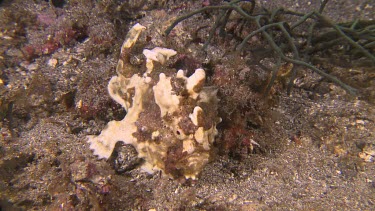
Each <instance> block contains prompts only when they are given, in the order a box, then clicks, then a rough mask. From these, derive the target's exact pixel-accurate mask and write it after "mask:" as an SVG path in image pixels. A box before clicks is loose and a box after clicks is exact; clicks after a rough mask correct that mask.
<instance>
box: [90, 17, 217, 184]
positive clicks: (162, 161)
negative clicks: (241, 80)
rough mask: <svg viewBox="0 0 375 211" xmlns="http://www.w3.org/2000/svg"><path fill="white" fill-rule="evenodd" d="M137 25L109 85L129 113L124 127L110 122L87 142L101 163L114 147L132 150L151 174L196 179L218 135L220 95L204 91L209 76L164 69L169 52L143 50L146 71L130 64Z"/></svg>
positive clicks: (138, 31) (139, 27) (139, 29)
mask: <svg viewBox="0 0 375 211" xmlns="http://www.w3.org/2000/svg"><path fill="white" fill-rule="evenodd" d="M145 29H146V28H145V27H144V26H142V25H140V24H136V25H134V26H133V27H132V28H131V30H130V31H129V33H128V36H127V38H126V40H125V42H124V44H123V45H122V48H121V55H120V59H119V62H118V65H117V73H118V76H113V77H112V79H111V80H110V82H109V84H108V91H109V94H110V96H111V97H112V98H113V99H114V100H115V101H116V102H118V103H119V104H121V105H122V106H123V107H124V108H125V110H126V111H127V115H126V116H125V118H124V119H123V120H121V121H111V122H109V123H108V125H107V127H106V128H105V129H104V130H103V131H102V132H101V134H100V135H99V136H89V137H88V142H89V143H90V149H92V150H93V151H94V154H95V155H97V156H98V157H99V158H100V159H102V158H105V159H108V158H109V157H110V155H111V153H112V151H113V149H114V147H115V144H116V142H118V141H122V142H124V143H125V144H131V145H133V146H134V147H135V149H136V150H137V152H138V157H140V158H143V159H144V160H145V163H144V164H143V166H142V168H143V169H144V170H145V171H147V172H149V173H152V172H154V171H157V170H161V171H163V172H164V173H165V174H166V175H168V176H169V177H172V178H179V177H185V178H192V179H196V177H197V175H198V174H199V173H200V172H201V170H202V169H203V167H204V166H205V165H206V164H207V162H208V161H209V158H210V154H211V153H212V151H213V146H212V144H213V142H214V138H215V135H216V134H217V130H216V124H217V123H219V122H220V121H221V119H220V118H219V117H218V116H217V103H218V99H217V97H216V93H217V90H216V89H214V88H212V87H204V86H203V85H204V82H205V79H206V74H205V71H204V70H203V69H197V70H195V73H193V74H192V75H191V76H189V77H187V76H186V75H185V71H184V70H178V71H177V72H176V70H173V69H170V68H168V67H165V66H163V64H165V62H166V61H168V59H169V58H170V57H172V56H174V55H176V54H177V52H176V51H174V50H172V49H167V48H160V47H155V48H154V49H152V50H149V49H144V50H143V55H144V56H145V58H146V60H145V61H144V62H143V63H145V64H144V66H145V67H144V66H143V67H141V68H140V67H137V66H135V65H132V64H131V62H130V56H131V55H135V54H134V53H137V52H135V51H137V48H133V46H134V44H135V43H136V42H137V40H138V38H139V37H140V35H141V33H142V31H143V30H145Z"/></svg>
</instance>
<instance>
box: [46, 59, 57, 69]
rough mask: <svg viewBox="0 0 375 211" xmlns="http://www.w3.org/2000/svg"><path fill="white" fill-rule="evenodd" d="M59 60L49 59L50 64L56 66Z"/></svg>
mask: <svg viewBox="0 0 375 211" xmlns="http://www.w3.org/2000/svg"><path fill="white" fill-rule="evenodd" d="M58 63H59V61H58V60H57V59H50V60H48V66H51V67H56V66H57V64H58Z"/></svg>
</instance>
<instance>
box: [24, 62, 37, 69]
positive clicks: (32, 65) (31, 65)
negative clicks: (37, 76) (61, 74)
mask: <svg viewBox="0 0 375 211" xmlns="http://www.w3.org/2000/svg"><path fill="white" fill-rule="evenodd" d="M38 67H39V66H38V64H35V63H33V64H30V65H28V66H27V68H26V69H27V70H29V71H33V70H37V69H38Z"/></svg>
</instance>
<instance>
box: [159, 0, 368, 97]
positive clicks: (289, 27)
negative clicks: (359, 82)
mask: <svg viewBox="0 0 375 211" xmlns="http://www.w3.org/2000/svg"><path fill="white" fill-rule="evenodd" d="M327 3H328V0H323V1H321V5H320V8H319V10H318V11H312V12H309V13H306V14H304V13H299V12H295V11H290V10H286V9H283V8H278V9H276V10H273V11H268V10H267V9H265V8H263V9H262V11H261V13H259V14H254V8H255V5H256V1H255V0H247V1H244V0H232V1H230V2H228V3H225V4H223V5H218V6H206V7H203V8H200V9H198V10H196V11H193V12H190V13H188V14H185V15H183V16H181V17H178V18H177V19H176V20H175V21H174V22H173V23H172V24H171V26H169V27H168V28H167V30H166V31H165V34H166V35H168V34H169V33H170V32H171V30H172V29H173V28H174V27H175V26H176V25H177V24H178V23H180V22H181V21H183V20H185V19H188V18H190V17H192V16H194V15H196V14H199V13H202V12H205V11H211V10H220V13H219V14H218V15H217V16H216V18H215V23H214V24H213V26H212V28H211V30H210V32H209V36H208V39H207V41H206V42H205V44H204V48H206V47H207V46H208V45H209V43H210V42H211V39H212V38H213V35H214V34H215V32H216V30H217V29H220V32H222V31H223V30H224V28H225V26H226V24H227V22H228V19H229V16H230V14H231V13H232V12H233V11H235V12H237V13H238V14H239V15H240V16H241V18H242V19H243V20H245V21H247V22H248V23H251V24H253V25H255V26H256V27H257V29H256V30H254V31H253V32H251V33H250V34H248V35H247V36H246V37H245V38H244V39H243V40H242V42H241V43H240V44H239V45H238V46H237V50H239V51H244V50H246V47H248V41H249V40H250V39H251V38H252V37H253V36H255V35H257V34H261V36H262V37H263V38H264V39H265V40H266V41H267V42H268V45H269V47H270V48H271V50H272V51H273V52H274V54H275V56H276V58H277V62H276V64H275V67H274V68H273V71H272V77H271V80H270V82H269V84H268V86H267V88H266V93H268V91H269V90H270V88H271V86H272V85H273V83H274V81H275V79H276V76H277V72H278V70H279V69H280V66H281V65H282V62H281V61H284V62H288V63H293V64H294V67H293V69H292V74H291V78H290V80H289V84H288V93H289V92H290V88H291V87H292V85H293V81H294V78H295V77H296V72H297V69H298V66H304V67H307V68H309V69H311V70H313V71H314V72H316V73H318V74H319V75H321V76H323V77H325V78H327V79H328V80H330V81H332V82H334V83H335V84H337V85H339V86H340V87H342V88H343V89H344V90H346V91H347V92H348V93H350V94H352V95H356V94H357V90H356V89H355V88H353V87H351V86H349V85H347V84H345V83H344V82H342V81H341V80H340V79H338V78H336V77H335V76H333V75H330V74H328V73H326V72H325V71H323V70H321V69H319V68H317V67H316V66H314V65H312V64H310V63H309V58H310V57H311V55H312V54H313V53H316V52H319V51H323V50H327V49H332V48H333V47H337V46H343V47H344V48H345V49H349V51H348V52H350V55H353V56H356V58H362V59H363V58H364V60H366V62H367V63H368V62H370V63H372V64H375V56H374V54H373V52H372V51H373V49H374V46H375V21H362V20H356V21H353V22H351V23H343V24H337V23H334V22H332V21H331V20H330V19H329V18H328V17H326V16H324V15H322V13H323V11H324V7H325V6H326V4H327ZM287 16H292V17H294V18H297V20H296V21H295V22H293V23H292V22H287V21H284V20H285V19H286V17H287ZM304 24H305V25H306V24H307V25H308V27H306V28H307V31H305V32H304V33H301V30H304V29H301V28H302V27H301V26H302V25H304ZM298 28H299V30H298ZM297 37H298V38H301V37H302V38H303V42H297V41H296V38H297ZM290 55H291V56H290Z"/></svg>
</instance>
